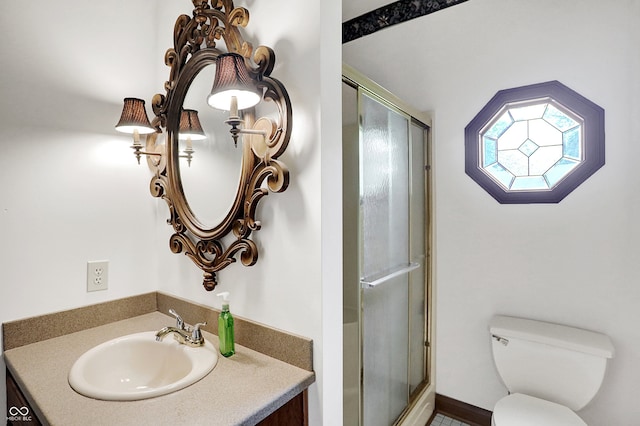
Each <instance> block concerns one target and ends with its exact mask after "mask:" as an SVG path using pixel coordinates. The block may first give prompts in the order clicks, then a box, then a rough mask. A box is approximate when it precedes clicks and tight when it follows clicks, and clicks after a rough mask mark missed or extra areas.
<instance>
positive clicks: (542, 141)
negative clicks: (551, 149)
mask: <svg viewBox="0 0 640 426" xmlns="http://www.w3.org/2000/svg"><path fill="white" fill-rule="evenodd" d="M528 123H529V138H530V139H531V140H532V141H534V142H535V143H537V144H538V145H540V146H544V145H562V133H560V131H559V130H558V129H556V128H555V127H553V126H552V125H550V124H549V123H547V122H546V121H544V120H531V121H529V122H528Z"/></svg>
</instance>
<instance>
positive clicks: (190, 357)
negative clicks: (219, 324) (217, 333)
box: [69, 331, 218, 401]
mask: <svg viewBox="0 0 640 426" xmlns="http://www.w3.org/2000/svg"><path fill="white" fill-rule="evenodd" d="M217 362H218V352H217V351H216V349H215V348H214V347H213V345H212V344H211V343H210V342H208V341H207V342H205V344H204V346H201V347H197V348H193V347H189V346H186V345H182V344H179V343H178V342H176V341H175V339H174V338H173V336H166V337H165V338H164V340H163V341H161V342H157V341H156V338H155V332H153V331H147V332H143V333H136V334H130V335H128V336H123V337H119V338H117V339H113V340H110V341H108V342H105V343H102V344H101V345H98V346H96V347H94V348H92V349H90V350H88V351H87V352H85V353H84V354H83V355H82V356H80V358H78V360H77V361H76V362H75V363H74V364H73V366H72V367H71V370H70V371H69V384H70V385H71V387H72V388H73V389H74V390H75V391H76V392H78V393H80V394H82V395H85V396H88V397H91V398H96V399H104V400H110V401H133V400H138V399H146V398H152V397H154V396H159V395H166V394H168V393H171V392H175V391H177V390H180V389H183V388H185V387H187V386H189V385H192V384H193V383H195V382H197V381H198V380H200V379H202V378H203V377H204V376H206V375H207V374H209V373H210V372H211V370H213V367H215V366H216V363H217Z"/></svg>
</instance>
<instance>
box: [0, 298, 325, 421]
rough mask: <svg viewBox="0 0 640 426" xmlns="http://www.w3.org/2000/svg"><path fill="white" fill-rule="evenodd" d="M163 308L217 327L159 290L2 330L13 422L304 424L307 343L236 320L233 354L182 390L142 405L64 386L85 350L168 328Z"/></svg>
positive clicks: (210, 313) (310, 376)
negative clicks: (104, 343) (113, 340)
mask: <svg viewBox="0 0 640 426" xmlns="http://www.w3.org/2000/svg"><path fill="white" fill-rule="evenodd" d="M169 305H171V307H173V308H174V309H176V310H177V311H178V312H180V313H181V314H182V315H183V317H184V318H185V321H187V322H188V323H191V324H193V323H194V322H195V321H196V320H197V321H207V323H208V324H216V322H215V318H216V316H217V311H215V310H213V309H209V308H207V307H204V306H200V305H197V304H192V303H190V302H188V301H185V300H182V299H178V298H174V297H173V296H168V295H164V294H162V293H149V294H147V295H141V296H135V297H132V298H128V299H122V300H119V301H114V302H107V303H105V304H100V305H94V306H90V307H86V308H80V309H77V310H73V311H66V312H60V313H56V314H51V315H45V316H42V317H36V318H29V319H25V320H20V321H14V322H11V323H6V324H3V331H4V342H5V352H4V357H5V362H6V364H7V409H8V410H11V407H16V409H14V410H11V413H14V414H15V416H14V417H21V416H23V414H24V413H27V410H28V414H26V417H29V418H30V419H31V423H29V422H25V421H23V419H22V418H20V419H17V418H16V420H19V421H16V422H15V423H16V424H21V425H25V424H36V425H37V424H44V425H65V426H66V425H86V424H89V423H90V424H93V425H114V424H122V425H127V424H135V425H143V424H149V425H163V424H167V425H169V424H170V425H180V424H189V425H199V424H201V425H255V424H260V425H305V424H307V413H306V405H307V402H306V392H307V391H306V390H307V388H308V386H309V385H311V384H312V383H313V382H314V381H315V375H314V373H313V371H312V358H311V356H312V355H311V350H312V349H311V348H312V342H311V341H310V340H309V339H305V338H302V337H299V336H293V335H291V334H288V333H284V332H282V331H279V330H274V329H271V328H269V327H265V326H263V325H260V324H256V323H252V322H250V321H246V320H243V319H241V318H238V319H237V339H236V340H237V342H238V344H237V345H236V349H237V352H236V354H235V355H234V356H232V357H230V358H225V357H222V356H220V357H219V359H218V363H217V365H216V367H215V368H214V369H213V371H211V373H209V374H208V375H207V376H205V377H204V378H203V379H201V380H200V381H198V382H196V383H194V384H192V385H191V386H188V387H186V388H184V389H181V390H178V391H175V392H173V393H170V394H167V395H164V396H159V397H155V398H149V399H143V400H138V401H103V400H97V399H92V398H87V397H85V396H82V395H80V394H78V393H76V392H75V391H74V390H73V389H72V388H71V387H70V386H69V383H68V373H69V370H70V368H71V366H72V365H73V363H74V362H75V361H76V360H77V359H78V357H80V356H81V355H82V354H83V353H84V352H86V351H87V350H89V349H91V348H93V347H95V346H97V345H99V344H100V343H103V342H106V341H108V340H111V339H114V338H116V337H119V336H124V335H128V334H132V333H137V332H141V331H151V330H154V331H157V330H160V329H161V328H163V327H165V326H167V325H171V324H172V323H173V322H174V321H175V319H174V318H173V317H170V316H168V315H165V314H163V313H162V312H166V311H168V308H167V307H168V306H169ZM141 311H148V312H141ZM123 317H124V318H123ZM96 323H101V324H99V325H96ZM212 329H213V327H211V326H207V327H205V328H204V329H203V334H204V338H205V340H208V341H210V342H211V343H213V345H214V346H215V347H216V348H217V347H218V339H217V336H216V335H215V334H213V333H212V331H213V330H212ZM25 407H26V408H25ZM18 409H19V411H18ZM11 413H9V414H11ZM9 421H11V419H9ZM9 424H11V423H9Z"/></svg>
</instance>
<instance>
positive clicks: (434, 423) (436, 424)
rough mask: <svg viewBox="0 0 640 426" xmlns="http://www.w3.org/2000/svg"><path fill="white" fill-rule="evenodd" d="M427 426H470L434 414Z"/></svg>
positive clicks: (442, 415)
mask: <svg viewBox="0 0 640 426" xmlns="http://www.w3.org/2000/svg"><path fill="white" fill-rule="evenodd" d="M427 426H470V425H469V423H464V422H461V421H460V420H456V419H452V418H451V417H447V416H445V415H444V414H436V416H435V417H434V418H433V420H431V423H429V424H428V425H427Z"/></svg>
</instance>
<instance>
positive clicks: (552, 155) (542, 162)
mask: <svg viewBox="0 0 640 426" xmlns="http://www.w3.org/2000/svg"><path fill="white" fill-rule="evenodd" d="M561 158H562V146H544V147H540V149H538V150H537V151H536V152H534V153H533V155H531V157H529V159H530V165H531V168H530V169H529V174H530V175H533V176H541V175H543V174H544V173H546V172H547V170H549V169H550V168H551V167H552V166H553V165H554V164H556V162H557V161H558V160H560V159H561Z"/></svg>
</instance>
